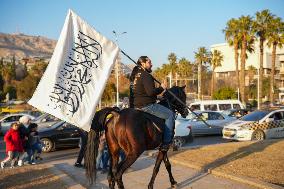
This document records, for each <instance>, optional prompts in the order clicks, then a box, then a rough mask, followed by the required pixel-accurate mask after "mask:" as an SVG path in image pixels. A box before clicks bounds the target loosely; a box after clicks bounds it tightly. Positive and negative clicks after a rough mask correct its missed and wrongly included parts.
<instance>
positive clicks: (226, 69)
mask: <svg viewBox="0 0 284 189" xmlns="http://www.w3.org/2000/svg"><path fill="white" fill-rule="evenodd" d="M215 49H216V50H219V51H221V52H222V54H223V56H224V60H223V62H222V66H220V67H217V68H216V69H215V73H216V80H227V81H228V79H229V81H230V82H231V83H233V84H235V85H236V81H235V70H236V66H235V55H234V48H233V47H230V46H229V45H228V44H227V43H221V44H215V45H212V46H211V51H214V50H215ZM259 54H260V52H259V43H258V42H256V43H255V48H254V52H253V53H247V55H248V57H247V59H246V66H245V68H246V71H245V75H246V76H245V85H246V86H249V85H250V82H251V80H252V78H251V76H250V75H251V74H249V73H251V72H249V68H252V66H253V67H254V68H255V69H256V70H255V72H253V79H256V78H257V77H258V75H257V74H258V71H257V70H258V69H259ZM239 55H240V50H239ZM271 62H272V48H269V47H267V45H266V43H265V45H264V52H263V69H264V77H267V76H269V74H270V72H271ZM240 68H241V57H240V56H239V70H240ZM275 69H276V74H275V84H276V86H277V88H278V89H279V91H280V93H279V101H281V102H284V48H282V49H280V48H277V50H276V62H275Z"/></svg>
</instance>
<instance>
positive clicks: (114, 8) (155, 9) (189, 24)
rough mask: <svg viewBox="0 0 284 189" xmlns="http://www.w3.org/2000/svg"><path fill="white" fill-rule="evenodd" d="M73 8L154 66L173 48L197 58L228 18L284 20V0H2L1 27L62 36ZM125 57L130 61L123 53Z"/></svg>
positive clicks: (219, 39) (218, 39) (216, 39)
mask: <svg viewBox="0 0 284 189" xmlns="http://www.w3.org/2000/svg"><path fill="white" fill-rule="evenodd" d="M69 8H70V9H72V10H73V11H74V12H76V13H77V14H78V15H79V16H80V17H81V18H83V19H84V20H86V21H87V22H88V23H89V24H90V25H91V26H93V27H94V28H95V29H96V30H97V31H99V32H101V33H102V34H103V35H105V36H106V37H108V38H109V39H111V40H114V39H115V37H114V35H113V33H112V31H113V30H115V31H117V32H118V33H121V32H127V34H123V35H121V36H120V37H119V46H120V48H121V49H122V50H124V51H125V52H127V53H128V54H129V55H130V56H131V57H132V58H133V59H134V60H136V59H137V58H138V57H139V56H141V55H148V56H149V57H150V58H151V59H152V62H153V64H154V67H157V66H161V65H162V64H163V63H166V62H167V57H168V55H169V53H171V52H174V53H176V54H177V56H178V57H179V58H181V57H185V58H187V59H189V60H191V61H193V60H194V52H195V51H197V49H198V47H201V46H205V47H207V48H208V49H209V47H210V45H212V44H216V43H224V42H225V40H224V34H223V33H222V29H224V28H225V25H226V22H227V21H228V20H229V19H231V18H238V17H240V16H241V15H251V16H254V14H255V13H256V12H257V11H261V10H263V9H269V10H270V11H271V12H272V13H273V14H275V15H277V16H279V17H281V18H282V19H284V0H232V1H229V0H175V1H174V0H143V1H142V0H141V1H138V0H69V1H68V0H48V1H47V0H45V1H43V0H25V1H24V0H0V32H3V33H15V32H17V31H19V32H21V33H25V34H28V35H41V36H45V37H48V38H52V39H58V37H59V34H60V31H61V29H62V27H63V23H64V20H65V17H66V14H67V11H68V9H69ZM123 62H124V63H126V64H128V63H131V62H130V61H129V60H128V59H126V58H123Z"/></svg>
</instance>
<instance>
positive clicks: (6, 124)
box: [0, 113, 35, 135]
mask: <svg viewBox="0 0 284 189" xmlns="http://www.w3.org/2000/svg"><path fill="white" fill-rule="evenodd" d="M22 116H28V117H30V118H31V120H33V119H34V118H35V117H34V116H31V115H29V114H25V113H18V114H8V115H6V116H5V117H3V118H2V119H1V120H0V133H2V134H3V135H4V134H5V133H6V132H7V131H8V130H9V129H10V126H11V124H12V123H15V122H17V121H19V119H20V118H21V117H22Z"/></svg>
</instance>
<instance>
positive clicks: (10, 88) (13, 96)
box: [4, 85, 17, 100]
mask: <svg viewBox="0 0 284 189" xmlns="http://www.w3.org/2000/svg"><path fill="white" fill-rule="evenodd" d="M7 93H9V100H10V99H17V90H16V87H14V86H12V85H5V87H4V94H5V95H6V94H7Z"/></svg>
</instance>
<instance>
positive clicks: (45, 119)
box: [32, 113, 61, 127]
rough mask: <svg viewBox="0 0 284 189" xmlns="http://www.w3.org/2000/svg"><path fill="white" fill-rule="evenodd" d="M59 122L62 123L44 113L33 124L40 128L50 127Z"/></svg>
mask: <svg viewBox="0 0 284 189" xmlns="http://www.w3.org/2000/svg"><path fill="white" fill-rule="evenodd" d="M59 121H61V120H60V119H59V118H57V117H55V116H53V115H50V114H48V113H44V114H42V115H41V116H39V117H37V118H35V119H34V120H33V121H32V122H33V123H36V124H37V125H38V126H39V127H48V126H51V125H53V124H55V123H57V122H59Z"/></svg>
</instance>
